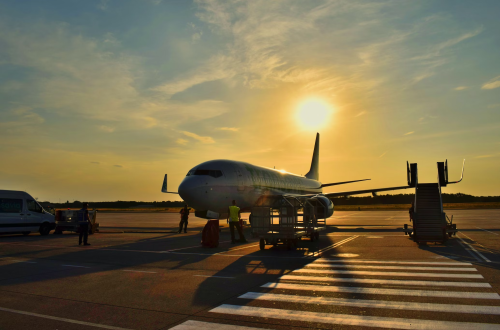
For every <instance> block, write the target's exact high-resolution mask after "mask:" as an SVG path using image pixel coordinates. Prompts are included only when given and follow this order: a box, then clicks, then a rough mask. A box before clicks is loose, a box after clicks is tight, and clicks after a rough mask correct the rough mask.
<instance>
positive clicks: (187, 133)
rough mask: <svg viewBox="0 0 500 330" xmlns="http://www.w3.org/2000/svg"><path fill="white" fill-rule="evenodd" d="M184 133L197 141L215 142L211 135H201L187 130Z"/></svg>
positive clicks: (204, 142)
mask: <svg viewBox="0 0 500 330" xmlns="http://www.w3.org/2000/svg"><path fill="white" fill-rule="evenodd" d="M182 134H184V135H185V136H189V137H191V138H193V139H195V140H197V141H200V142H201V143H203V144H211V143H215V141H214V139H212V138H211V137H210V136H200V135H198V134H195V133H192V132H187V131H183V132H182Z"/></svg>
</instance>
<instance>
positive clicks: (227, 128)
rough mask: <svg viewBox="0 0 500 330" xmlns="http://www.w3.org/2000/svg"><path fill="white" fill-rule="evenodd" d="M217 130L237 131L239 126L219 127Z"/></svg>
mask: <svg viewBox="0 0 500 330" xmlns="http://www.w3.org/2000/svg"><path fill="white" fill-rule="evenodd" d="M219 130H221V131H232V132H237V131H239V130H240V128H239V127H219Z"/></svg>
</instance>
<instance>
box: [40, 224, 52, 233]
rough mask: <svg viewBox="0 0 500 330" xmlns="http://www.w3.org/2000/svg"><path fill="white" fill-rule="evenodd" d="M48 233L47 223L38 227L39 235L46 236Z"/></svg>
mask: <svg viewBox="0 0 500 330" xmlns="http://www.w3.org/2000/svg"><path fill="white" fill-rule="evenodd" d="M49 233H50V226H49V224H48V223H44V224H43V225H41V226H40V235H42V236H46V235H48V234H49Z"/></svg>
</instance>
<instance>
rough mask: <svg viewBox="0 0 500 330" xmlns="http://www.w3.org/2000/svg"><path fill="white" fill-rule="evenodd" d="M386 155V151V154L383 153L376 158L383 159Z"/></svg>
mask: <svg viewBox="0 0 500 330" xmlns="http://www.w3.org/2000/svg"><path fill="white" fill-rule="evenodd" d="M386 154H387V151H386V152H384V153H383V154H382V155H380V156H378V158H382V157H384V156H385V155H386Z"/></svg>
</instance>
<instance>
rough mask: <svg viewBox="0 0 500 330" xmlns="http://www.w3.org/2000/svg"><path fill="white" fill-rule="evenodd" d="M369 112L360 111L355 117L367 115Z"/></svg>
mask: <svg viewBox="0 0 500 330" xmlns="http://www.w3.org/2000/svg"><path fill="white" fill-rule="evenodd" d="M366 113H367V112H366V111H361V112H360V113H358V114H357V115H356V116H354V117H361V116H363V115H365V114H366Z"/></svg>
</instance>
